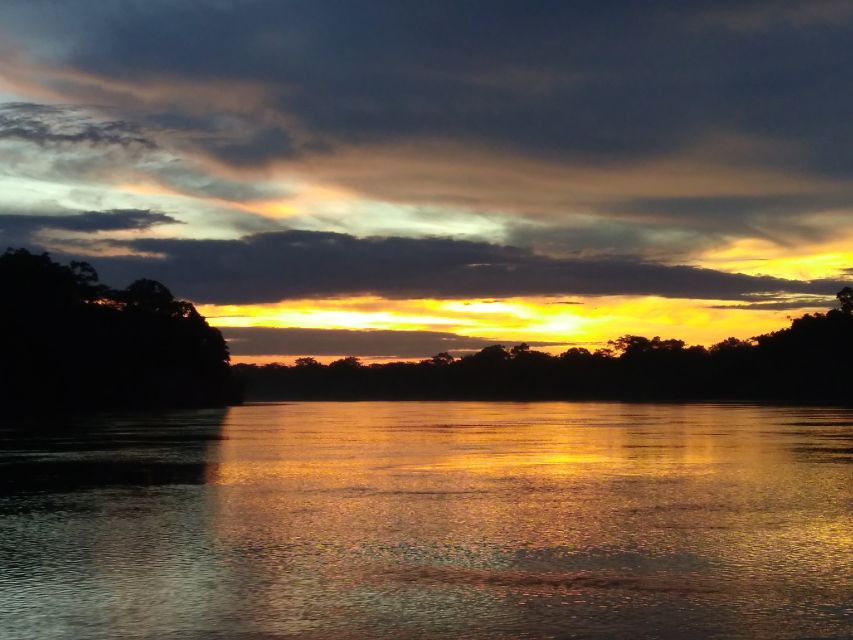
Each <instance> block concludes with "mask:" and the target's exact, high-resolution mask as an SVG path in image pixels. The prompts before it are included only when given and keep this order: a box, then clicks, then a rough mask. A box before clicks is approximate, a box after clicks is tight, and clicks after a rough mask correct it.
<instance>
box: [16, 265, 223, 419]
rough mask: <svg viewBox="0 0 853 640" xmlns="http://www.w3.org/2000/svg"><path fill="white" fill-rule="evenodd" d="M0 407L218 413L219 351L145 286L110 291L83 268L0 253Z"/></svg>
mask: <svg viewBox="0 0 853 640" xmlns="http://www.w3.org/2000/svg"><path fill="white" fill-rule="evenodd" d="M0 341H2V349H0V371H2V384H0V401H2V402H3V405H4V407H5V408H7V409H8V410H11V411H13V412H14V411H15V410H19V411H21V410H23V411H27V412H35V413H41V412H44V411H62V410H67V409H107V408H154V407H200V406H221V405H225V404H227V403H229V402H230V401H233V400H234V399H235V392H234V388H235V387H234V383H233V379H232V376H231V370H230V367H229V354H228V348H227V345H226V343H225V340H224V339H223V337H222V334H221V333H220V332H219V330H217V329H215V328H213V327H210V326H209V325H208V324H207V322H206V321H205V319H204V318H203V317H202V316H201V315H199V313H198V312H197V311H196V309H195V307H193V305H192V304H190V303H189V302H185V301H183V300H176V299H175V298H174V297H173V296H172V294H171V293H170V291H169V290H168V289H167V288H166V287H165V286H164V285H163V284H161V283H159V282H156V281H154V280H145V279H142V280H137V281H136V282H134V283H133V284H131V285H130V286H128V287H127V288H126V289H121V290H117V289H111V288H109V287H107V286H105V285H103V284H101V283H100V282H99V281H98V274H97V273H96V272H95V270H94V269H93V268H92V266H91V265H89V264H88V263H85V262H71V263H70V264H69V265H67V266H65V265H61V264H58V263H56V262H54V261H53V260H51V258H50V256H49V255H48V254H46V253H45V254H41V255H38V254H33V253H30V252H29V251H27V250H25V249H9V250H7V251H6V252H5V253H4V254H3V255H2V256H0Z"/></svg>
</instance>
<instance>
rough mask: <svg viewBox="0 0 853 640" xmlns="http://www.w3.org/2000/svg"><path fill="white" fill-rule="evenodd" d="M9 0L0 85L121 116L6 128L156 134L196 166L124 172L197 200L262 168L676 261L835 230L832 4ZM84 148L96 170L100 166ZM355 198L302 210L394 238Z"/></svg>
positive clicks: (236, 188)
mask: <svg viewBox="0 0 853 640" xmlns="http://www.w3.org/2000/svg"><path fill="white" fill-rule="evenodd" d="M2 5H3V6H2V7H0V23H2V24H3V25H4V29H5V31H6V35H8V36H9V37H8V38H7V39H8V40H9V41H14V43H15V47H16V48H15V55H14V56H12V55H11V54H10V55H9V56H7V57H6V58H4V60H3V62H4V76H5V77H6V78H7V81H6V82H7V83H8V84H9V85H10V87H11V89H12V90H14V91H16V92H22V93H23V94H27V95H39V92H41V95H44V96H47V98H45V99H48V98H49V99H51V100H55V101H70V102H75V103H76V104H78V105H93V104H98V105H107V107H108V109H109V112H111V113H112V112H114V113H115V115H114V116H112V115H111V116H110V117H109V119H107V121H106V122H107V126H106V127H105V128H104V127H100V126H97V127H96V126H95V125H94V124H85V123H82V122H72V123H70V124H69V123H67V122H66V121H65V120H63V119H62V118H63V117H65V116H61V114H57V113H51V112H50V111H49V110H44V111H39V110H37V109H35V108H34V107H32V106H31V105H30V106H28V107H26V108H24V106H20V105H19V107H17V108H18V109H19V111H20V113H17V114H13V115H14V118H13V119H12V120H10V121H9V123H8V126H7V133H6V136H7V138H6V139H7V140H8V141H13V142H16V143H20V142H23V141H28V142H29V143H33V144H43V145H50V146H52V147H53V148H54V149H55V148H57V147H67V146H70V145H76V146H87V145H95V146H96V147H97V148H98V149H100V148H101V146H103V145H106V146H112V147H119V148H123V146H124V145H127V146H128V147H134V146H141V147H142V149H145V148H146V144H147V142H150V143H152V144H157V145H159V146H158V148H160V149H166V150H168V151H169V152H170V153H174V154H176V157H180V158H181V160H182V161H185V162H186V163H187V164H188V165H189V164H193V167H194V168H196V167H199V166H201V167H203V168H204V169H205V170H207V171H209V172H210V180H208V181H206V180H204V179H203V178H202V177H198V178H196V177H193V176H189V175H188V174H185V175H184V176H183V177H176V178H174V179H171V180H170V178H169V171H170V167H172V166H174V165H173V164H170V163H169V162H165V161H162V162H160V164H157V165H156V166H153V164H156V163H153V164H152V166H146V167H144V168H142V167H139V166H135V167H133V169H134V170H135V171H137V172H142V173H144V174H145V175H153V174H156V177H157V180H156V182H157V183H158V184H166V185H169V186H171V187H173V188H174V189H177V190H180V189H184V190H185V191H186V193H188V194H189V195H191V196H196V195H199V194H201V195H205V196H209V197H213V198H225V199H231V198H243V197H245V198H246V199H250V198H254V197H255V192H254V189H253V188H252V187H251V186H250V184H251V182H252V181H253V180H267V179H270V180H280V181H281V182H282V183H285V184H287V183H288V179H289V178H296V180H294V181H293V182H298V179H303V178H304V179H305V181H306V182H310V183H311V184H312V185H320V186H321V187H327V188H329V189H330V190H331V189H338V190H340V191H347V192H348V193H351V194H352V196H353V199H355V198H362V199H363V200H364V201H365V202H367V204H368V205H370V204H372V203H375V202H379V203H392V204H394V205H397V206H425V207H433V208H439V207H442V208H446V209H456V210H462V211H464V212H465V215H468V216H469V217H470V219H471V220H472V221H476V220H477V219H483V218H487V217H488V218H490V219H491V220H499V221H500V222H499V224H503V220H504V217H505V216H516V217H518V218H524V221H523V222H529V221H532V222H534V223H535V224H533V225H532V226H526V225H525V224H519V225H512V224H511V223H507V224H506V226H507V233H506V234H505V236H504V239H505V241H506V242H509V243H517V242H520V243H522V244H525V245H528V244H529V245H530V246H532V247H535V248H537V249H538V250H541V251H547V252H549V253H551V254H554V255H567V254H574V253H577V254H579V255H585V256H591V255H608V254H609V255H619V256H625V255H629V254H633V255H644V256H646V257H647V258H656V259H665V258H667V256H668V257H669V260H668V261H669V262H670V263H672V262H674V261H676V260H682V259H684V260H689V258H690V257H691V255H693V256H695V255H696V253H697V252H698V251H700V250H704V249H706V248H707V247H708V245H709V243H715V244H718V245H719V244H725V243H726V242H728V241H730V239H731V238H732V237H738V238H743V237H748V238H766V239H772V240H773V241H775V242H779V243H788V244H796V243H798V242H800V241H802V240H803V239H805V240H809V241H811V240H814V239H815V238H816V237H818V236H820V237H825V235H826V234H827V233H828V232H829V231H828V230H830V229H831V226H828V225H823V223H820V224H818V223H816V222H815V221H814V220H813V218H814V215H815V213H816V212H819V211H823V210H824V208H825V205H826V204H827V203H831V204H832V206H833V210H834V211H836V212H837V213H836V215H837V219H838V221H839V226H844V227H845V228H846V227H849V225H850V220H851V213H850V212H851V211H853V189H851V186H853V185H851V182H853V181H851V178H853V154H851V151H850V150H851V149H853V130H851V128H850V127H849V126H847V122H848V120H849V113H851V111H853V82H850V81H849V80H850V79H851V75H850V74H851V71H850V70H851V69H853V51H851V48H850V47H849V40H850V24H849V19H848V18H849V16H850V11H849V3H844V2H840V1H838V0H811V1H808V2H806V1H800V0H797V1H795V2H790V3H785V6H784V7H780V6H779V3H775V2H758V1H755V2H752V1H748V2H728V1H725V2H687V3H672V2H655V1H650V2H644V3H636V2H628V1H627V0H621V1H617V2H607V3H591V2H588V3H553V2H551V3H539V4H534V5H531V4H530V3H529V2H525V1H523V0H472V1H470V2H465V3H458V2H453V1H452V0H444V1H442V0H438V1H436V2H429V3H423V2H391V1H379V2H371V3H369V6H364V5H363V3H352V2H349V1H347V0H329V1H328V2H321V3H318V2H315V3H310V2H301V1H298V0H276V1H273V0H253V1H252V2H249V3H244V2H231V1H230V0H217V2H215V3H208V4H207V5H205V7H204V8H203V9H200V8H199V7H198V6H197V5H194V4H193V3H189V2H170V1H167V0H149V1H147V2H135V1H134V2H128V3H126V4H124V5H123V6H122V9H121V10H116V8H115V7H113V6H111V5H110V3H103V2H98V1H96V0H80V2H75V3H64V4H63V3H56V2H52V1H48V0H26V1H24V0H9V1H8V2H4V3H2ZM709 25H710V27H712V28H708V27H709ZM738 25H746V26H747V27H749V25H755V26H754V27H749V28H750V29H751V31H750V33H749V37H743V33H742V29H741V30H739V29H740V27H738ZM697 26H700V27H702V28H697ZM720 27H722V28H720ZM816 30H819V31H816ZM816 34H818V35H819V37H816ZM9 46H10V47H11V45H9ZM131 122H137V123H141V124H139V125H133V126H132V125H129V124H128V123H131ZM134 127H137V128H134ZM146 141H147V142H146ZM155 141H156V142H155ZM30 155H32V154H30ZM18 161H20V162H24V160H22V159H18ZM92 162H95V163H96V165H95V169H94V170H92V171H90V172H89V173H88V174H86V178H87V179H95V180H96V179H98V178H93V177H92V176H93V174H98V176H103V175H107V174H110V175H111V171H112V170H113V169H114V167H113V158H110V160H109V162H106V161H102V162H101V163H99V164H98V163H97V159H87V161H86V163H88V164H86V166H90V165H91V163H92ZM69 163H70V160H69V159H63V163H62V169H63V170H65V171H66V175H70V176H71V177H73V178H77V177H79V175H80V173H79V172H76V173H75V172H71V171H68V168H69V166H70V164H69ZM9 164H12V163H9ZM115 171H116V172H117V173H118V172H119V171H118V169H115ZM129 173H132V172H131V171H129ZM122 177H123V178H124V177H125V176H122ZM121 182H122V183H124V182H126V180H122V181H121ZM220 204H222V203H220ZM227 204H229V203H226V205H223V206H227ZM136 205H140V206H148V205H150V206H152V207H155V208H157V207H160V208H162V207H161V206H160V204H158V203H157V202H148V203H136V202H135V203H130V204H129V206H136ZM87 206H89V205H87ZM107 206H112V205H107ZM320 208H321V207H317V209H320ZM331 208H333V207H331ZM170 210H171V209H170ZM341 210H342V212H341ZM368 210H369V206H366V207H363V208H362V209H361V210H359V215H357V216H356V215H350V214H351V213H352V210H351V209H348V208H347V207H346V206H342V207H340V210H338V209H336V210H335V213H334V216H329V217H322V214H325V213H326V211H320V212H319V213H318V212H317V211H316V210H315V211H309V212H307V213H306V214H305V218H304V220H308V219H311V220H318V219H319V220H321V222H322V223H323V224H322V225H321V224H318V225H317V226H322V227H323V228H324V229H335V230H349V231H357V232H359V233H397V231H396V230H389V228H388V226H387V225H384V226H383V224H382V223H383V220H381V219H380V218H383V217H387V216H386V213H385V212H380V213H370V212H369V211H368ZM362 211H368V212H367V213H366V214H365V215H361V212H362ZM315 214H316V215H315ZM347 217H349V218H351V219H355V218H357V221H355V222H351V223H349V224H351V226H347V224H348V221H347V220H346V218H347ZM584 217H585V218H584ZM327 220H328V223H327V224H326V221H327ZM591 220H592V221H595V220H598V221H600V220H604V222H603V223H602V224H600V225H595V224H592V223H590V221H591ZM215 224H216V223H215V222H214V221H211V222H210V223H209V225H210V226H211V227H213V226H214V225H215ZM356 225H358V226H356ZM201 226H202V225H199V227H201ZM305 226H310V224H308V223H306V224H305ZM472 226H473V225H472ZM194 228H195V227H194ZM422 229H423V227H419V231H412V232H411V234H410V235H416V234H417V233H420V232H421V230H422ZM484 229H485V227H484ZM489 229H491V227H489ZM536 229H541V230H542V233H541V234H539V233H538V232H537V231H536ZM219 231H221V230H217V232H219ZM217 232H211V233H209V234H201V233H200V234H199V235H211V236H212V235H226V234H224V233H217ZM480 237H481V238H483V237H488V238H492V239H493V238H495V237H499V234H493V233H490V232H487V231H486V230H481V232H480Z"/></svg>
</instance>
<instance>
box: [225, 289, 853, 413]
mask: <svg viewBox="0 0 853 640" xmlns="http://www.w3.org/2000/svg"><path fill="white" fill-rule="evenodd" d="M838 301H839V306H838V308H837V309H833V310H831V311H829V312H827V313H825V314H811V315H805V316H803V317H801V318H798V319H796V320H794V321H793V322H792V324H791V326H790V327H789V328H787V329H783V330H781V331H776V332H773V333H769V334H766V335H761V336H757V337H755V338H752V339H750V340H740V339H737V338H727V339H726V340H723V341H722V342H720V343H718V344H715V345H713V346H711V347H710V348H708V349H706V348H704V347H700V346H687V345H685V343H684V342H683V341H681V340H673V339H661V338H660V337H657V336H656V337H654V338H646V337H643V336H636V335H625V336H622V337H620V338H618V339H616V340H612V341H611V342H609V343H608V346H607V347H606V348H603V349H599V350H598V351H595V352H591V351H589V350H588V349H583V348H578V347H573V348H571V349H569V350H568V351H566V352H565V353H562V354H560V355H558V356H552V355H549V354H547V353H542V352H539V351H535V350H532V349H531V348H530V347H529V346H528V345H526V344H521V345H517V346H514V347H512V348H511V349H507V348H506V347H505V346H504V345H492V346H489V347H486V348H485V349H482V350H481V351H479V352H478V353H474V354H471V355H467V356H464V357H462V358H458V359H457V358H454V357H453V356H452V355H450V354H448V353H439V354H437V355H435V356H433V357H432V358H429V359H426V360H422V361H421V362H418V363H405V362H395V363H390V364H382V365H369V366H365V365H362V364H360V363H359V362H358V360H357V359H353V358H345V359H343V360H339V361H337V362H335V363H332V364H330V365H321V364H319V363H317V361H316V360H313V359H302V361H300V362H297V364H296V366H284V365H280V364H276V365H267V366H255V365H235V366H234V370H235V372H236V375H237V377H238V378H239V379H240V380H241V381H242V382H243V384H244V385H245V387H246V390H247V394H248V396H249V397H250V398H251V399H258V400H284V399H334V400H356V399H389V400H392V399H459V400H462V399H483V400H509V399H514V400H537V399H542V400H544V399H624V400H673V401H674V400H767V401H799V402H827V403H841V404H850V403H851V402H853V394H851V383H853V290H851V289H850V288H849V287H845V288H844V289H843V290H842V291H841V292H839V294H838ZM309 361H310V362H309ZM309 365H310V366H309Z"/></svg>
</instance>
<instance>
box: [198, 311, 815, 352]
mask: <svg viewBox="0 0 853 640" xmlns="http://www.w3.org/2000/svg"><path fill="white" fill-rule="evenodd" d="M733 306H734V303H732V302H725V301H714V300H685V299H667V298H659V297H653V296H643V297H641V296H607V297H598V298H593V297H588V298H571V299H556V298H526V299H521V298H508V299H502V300H496V301H493V300H485V299H475V300H435V299H426V300H389V299H385V298H379V297H372V296H363V297H352V298H337V299H323V300H292V301H283V302H279V303H275V304H266V305H222V306H217V305H200V306H199V311H200V313H202V315H204V316H206V317H207V318H208V320H209V321H210V323H211V324H212V325H214V326H218V327H279V328H311V329H337V330H342V329H345V330H386V331H442V332H449V333H455V334H458V335H461V336H467V337H479V338H486V339H493V340H495V341H496V342H502V343H505V344H507V346H509V345H510V344H515V343H520V342H553V343H555V345H554V346H553V347H542V348H541V350H544V351H550V352H560V351H564V350H565V349H566V348H568V346H571V345H577V346H585V347H587V348H591V349H596V348H599V347H602V346H604V345H605V344H606V342H607V341H608V340H612V339H615V338H617V337H619V336H620V335H624V334H626V333H631V334H637V335H645V336H648V337H652V336H656V335H659V336H661V337H664V338H678V339H681V340H684V341H685V342H687V343H688V344H701V345H706V346H708V345H711V344H713V343H715V342H719V341H720V340H723V339H725V338H728V337H730V336H734V337H738V338H742V339H746V338H750V337H752V336H755V335H759V334H762V333H766V332H769V331H774V330H777V329H780V328H782V327H784V326H786V325H787V324H788V322H789V318H790V317H792V316H796V315H799V314H800V312H799V311H795V312H792V311H786V310H777V309H760V310H755V309H751V310H746V309H737V308H733ZM814 308H815V309H818V310H819V309H821V308H824V307H823V306H822V305H816V306H815V307H814ZM304 355H312V354H310V353H309V352H306V353H305V354H304ZM352 355H358V354H352ZM423 355H424V357H426V356H428V355H431V354H423ZM263 358H267V356H263ZM332 359H334V358H332ZM277 360H286V358H277ZM235 361H248V360H243V359H242V358H241V357H240V356H236V357H235ZM265 361H269V360H265Z"/></svg>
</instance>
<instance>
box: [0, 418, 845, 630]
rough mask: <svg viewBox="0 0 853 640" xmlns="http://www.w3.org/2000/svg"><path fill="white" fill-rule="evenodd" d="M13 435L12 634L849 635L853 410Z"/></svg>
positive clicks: (8, 454)
mask: <svg viewBox="0 0 853 640" xmlns="http://www.w3.org/2000/svg"><path fill="white" fill-rule="evenodd" d="M20 431H21V429H16V430H10V429H8V428H6V429H4V430H0V637H2V638H4V639H5V640H18V639H27V640H29V639H39V640H50V639H54V638H69V639H70V638H73V639H75V640H77V639H80V640H82V639H89V638H93V639H96V638H98V639H99V638H136V639H146V640H147V639H152V640H153V639H158V640H159V639H193V640H194V639H199V640H200V639H202V638H205V639H206V638H213V639H219V638H222V639H226V638H227V639H231V638H235V639H239V640H250V639H251V640H255V639H257V640H273V639H278V638H299V639H310V640H321V639H322V640H327V639H329V640H339V639H340V640H344V639H347V640H350V639H352V640H355V639H369V638H377V639H386V638H387V639H391V638H393V639H395V640H405V639H408V638H430V639H443V638H501V639H504V638H506V639H509V638H531V639H532V638H602V639H603V638H608V639H609V638H659V639H669V638H753V639H755V638H758V639H761V638H767V639H771V638H772V639H774V640H775V639H785V638H850V637H853V602H851V600H853V515H852V514H853V464H851V463H853V412H851V411H846V410H841V409H831V408H815V407H806V408H796V407H767V406H752V405H707V404H697V405H677V404H675V405H645V404H619V403H465V402H459V403H450V402H447V403H440V402H369V403H368V402H365V403H294V404H274V405H247V406H243V407H234V408H230V409H227V410H222V411H193V412H171V413H159V414H145V415H129V414H111V415H102V416H99V417H96V418H86V419H83V418H80V419H77V420H68V421H65V422H63V423H62V424H59V423H57V424H38V425H34V426H30V427H28V428H27V429H26V433H27V434H29V435H25V436H23V435H21V433H20Z"/></svg>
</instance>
